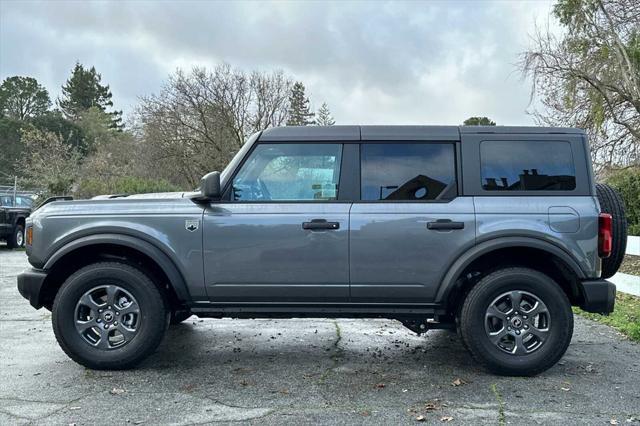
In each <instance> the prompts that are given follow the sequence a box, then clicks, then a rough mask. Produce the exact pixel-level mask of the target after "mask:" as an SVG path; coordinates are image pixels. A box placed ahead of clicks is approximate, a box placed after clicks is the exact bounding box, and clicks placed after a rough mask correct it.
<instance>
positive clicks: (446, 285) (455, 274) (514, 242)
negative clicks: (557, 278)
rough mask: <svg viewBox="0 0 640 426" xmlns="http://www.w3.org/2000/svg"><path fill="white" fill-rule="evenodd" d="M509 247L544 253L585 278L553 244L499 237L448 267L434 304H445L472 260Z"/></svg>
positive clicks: (474, 247) (463, 255)
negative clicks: (530, 249) (527, 248)
mask: <svg viewBox="0 0 640 426" xmlns="http://www.w3.org/2000/svg"><path fill="white" fill-rule="evenodd" d="M509 247H514V248H516V247H529V248H535V249H539V250H543V251H546V252H547V253H549V254H552V255H554V256H555V257H557V258H559V259H560V260H561V261H562V262H563V263H564V264H565V265H566V266H567V267H568V268H569V270H571V271H572V272H574V273H575V274H576V276H577V277H578V278H580V279H584V278H586V276H585V274H584V272H583V271H582V269H580V266H579V265H578V263H577V262H576V261H575V260H574V259H573V258H572V257H571V255H570V254H569V253H568V252H566V251H565V250H563V249H562V248H560V247H558V246H557V245H555V244H553V243H549V242H547V241H543V240H540V239H537V238H532V237H501V238H495V239H492V240H489V241H484V242H482V243H480V244H478V245H476V246H473V247H472V248H470V249H469V250H467V251H466V252H464V253H463V254H462V255H461V256H459V257H458V259H456V261H455V262H453V264H452V265H451V266H450V267H449V269H448V272H447V273H446V274H445V276H444V278H443V280H442V282H441V284H440V287H438V291H437V293H436V300H435V301H436V303H442V304H446V301H447V300H448V298H449V295H450V294H451V292H452V291H453V290H454V289H455V288H456V281H457V280H458V278H459V276H460V274H461V273H462V272H463V271H464V270H465V268H466V267H467V266H469V265H470V264H471V263H472V262H473V261H474V260H476V259H478V258H479V257H480V256H483V255H485V254H487V253H490V252H492V251H494V250H499V249H503V248H509Z"/></svg>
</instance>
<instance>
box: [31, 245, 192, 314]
mask: <svg viewBox="0 0 640 426" xmlns="http://www.w3.org/2000/svg"><path fill="white" fill-rule="evenodd" d="M98 244H111V245H118V246H124V247H128V248H131V249H134V250H137V251H139V252H141V253H143V254H144V255H146V256H148V257H149V258H151V260H153V261H154V262H156V264H157V265H158V266H159V267H160V269H162V271H163V272H164V273H165V274H166V276H167V277H168V278H169V284H170V285H171V286H172V287H173V289H174V291H175V292H176V295H177V296H178V298H179V299H180V300H181V301H184V302H189V301H190V300H191V296H190V294H189V289H188V287H187V285H186V282H185V281H184V278H183V276H182V274H181V273H180V271H179V270H178V268H177V267H176V265H175V263H174V262H173V261H172V260H171V258H169V256H168V255H167V254H166V253H164V252H163V251H162V250H160V249H159V248H158V247H156V246H155V245H153V244H151V243H149V242H148V241H145V240H142V239H140V238H136V237H132V236H130V235H125V234H94V235H88V236H84V237H80V238H77V239H75V240H72V241H70V242H68V243H67V244H65V245H64V246H62V247H61V248H59V249H58V250H56V252H55V253H53V255H51V256H50V257H49V258H48V259H47V261H46V263H45V264H44V267H43V269H44V270H50V269H51V268H53V266H54V265H55V264H56V262H58V261H59V260H60V259H62V258H63V257H64V256H65V255H67V254H69V253H71V252H72V251H74V250H77V249H79V248H81V247H87V246H92V245H98Z"/></svg>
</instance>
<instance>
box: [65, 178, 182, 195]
mask: <svg viewBox="0 0 640 426" xmlns="http://www.w3.org/2000/svg"><path fill="white" fill-rule="evenodd" d="M172 191H180V188H178V187H177V186H175V185H173V184H171V183H170V182H167V181H166V180H161V179H145V178H139V177H134V176H125V177H114V178H110V179H98V178H89V179H82V180H81V181H80V182H79V184H78V188H77V189H76V191H75V194H74V195H75V197H76V198H91V197H95V196H96V195H106V194H129V195H133V194H146V193H152V192H172Z"/></svg>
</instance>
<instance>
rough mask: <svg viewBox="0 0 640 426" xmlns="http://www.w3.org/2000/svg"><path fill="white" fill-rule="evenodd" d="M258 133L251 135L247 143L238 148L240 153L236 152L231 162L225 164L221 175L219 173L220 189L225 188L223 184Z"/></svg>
mask: <svg viewBox="0 0 640 426" xmlns="http://www.w3.org/2000/svg"><path fill="white" fill-rule="evenodd" d="M260 133H261V132H256V133H254V134H253V135H251V137H250V138H249V139H247V141H246V142H245V143H244V145H242V148H240V151H238V153H237V154H236V155H234V156H233V158H232V159H231V161H229V164H227V167H225V168H224V170H223V171H222V173H220V185H221V187H223V188H224V186H225V184H226V182H227V179H228V178H229V176H230V173H231V172H232V171H233V170H235V169H236V167H237V166H238V164H239V163H240V161H241V160H242V159H243V158H244V156H245V154H246V153H247V151H249V149H250V148H251V146H252V145H253V143H254V142H255V141H256V139H258V136H260Z"/></svg>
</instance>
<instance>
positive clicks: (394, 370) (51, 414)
mask: <svg viewBox="0 0 640 426" xmlns="http://www.w3.org/2000/svg"><path fill="white" fill-rule="evenodd" d="M27 266H28V264H27V259H26V256H25V253H24V252H22V251H10V250H7V249H6V248H5V247H4V246H0V424H2V425H11V424H65V425H70V424H76V425H84V424H87V425H88V424H134V425H136V424H208V423H215V422H221V423H232V422H248V423H255V424H261V425H263V424H266V425H268V424H296V425H298V424H309V423H322V424H332V425H333V424H365V423H366V424H404V423H418V422H421V421H422V422H425V423H450V424H473V425H476V424H558V423H563V424H595V425H605V424H640V345H638V344H636V343H633V342H630V341H627V340H625V339H624V338H623V337H622V336H621V335H619V334H618V333H617V332H616V331H615V330H613V329H611V328H609V327H607V326H605V325H601V324H597V323H594V322H591V321H588V320H585V319H583V318H577V319H576V328H575V333H574V336H573V341H572V343H571V345H570V347H569V350H568V352H567V354H566V355H565V357H564V358H563V359H562V360H561V361H560V363H559V364H558V365H556V366H555V367H553V368H552V369H550V370H549V371H547V372H545V373H543V374H542V375H540V376H537V377H533V378H517V377H516V378H508V377H498V376H494V375H492V374H490V373H487V372H485V371H484V370H482V369H481V368H480V367H478V366H477V365H476V363H475V362H474V361H473V359H472V358H471V356H470V355H469V354H468V353H467V352H466V351H465V350H464V348H463V347H462V345H461V344H460V342H459V341H458V339H457V336H456V335H455V333H451V332H447V331H431V332H429V333H427V334H426V335H425V336H418V335H416V334H415V333H412V332H411V331H409V330H407V329H405V328H404V327H402V326H401V325H400V323H398V322H396V321H391V320H370V319H358V320H345V319H338V320H334V319H291V320H233V319H222V320H210V319H205V320H201V319H198V318H196V317H192V318H191V319H190V320H188V321H186V322H185V323H183V324H181V325H178V326H172V327H171V328H170V330H169V332H168V334H167V336H166V339H165V340H164V342H163V343H162V345H161V346H160V348H159V349H158V350H157V351H156V353H155V354H154V355H152V356H151V357H150V358H148V359H147V360H146V361H145V362H143V363H142V364H141V365H140V366H139V367H138V368H137V369H135V370H130V371H92V370H88V369H85V368H84V367H82V366H80V365H78V364H76V363H74V362H73V361H71V360H70V359H69V358H67V356H66V355H65V354H64V353H63V352H62V350H61V349H60V348H59V347H58V345H57V343H56V341H55V338H54V336H53V332H52V330H51V315H50V312H49V311H47V310H45V309H41V310H38V311H36V310H34V309H32V308H31V306H30V305H29V303H28V302H27V301H26V300H24V299H23V298H22V297H21V296H20V295H19V294H18V291H17V289H16V275H17V274H18V273H19V272H20V271H21V270H23V269H24V268H26V267H27Z"/></svg>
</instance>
